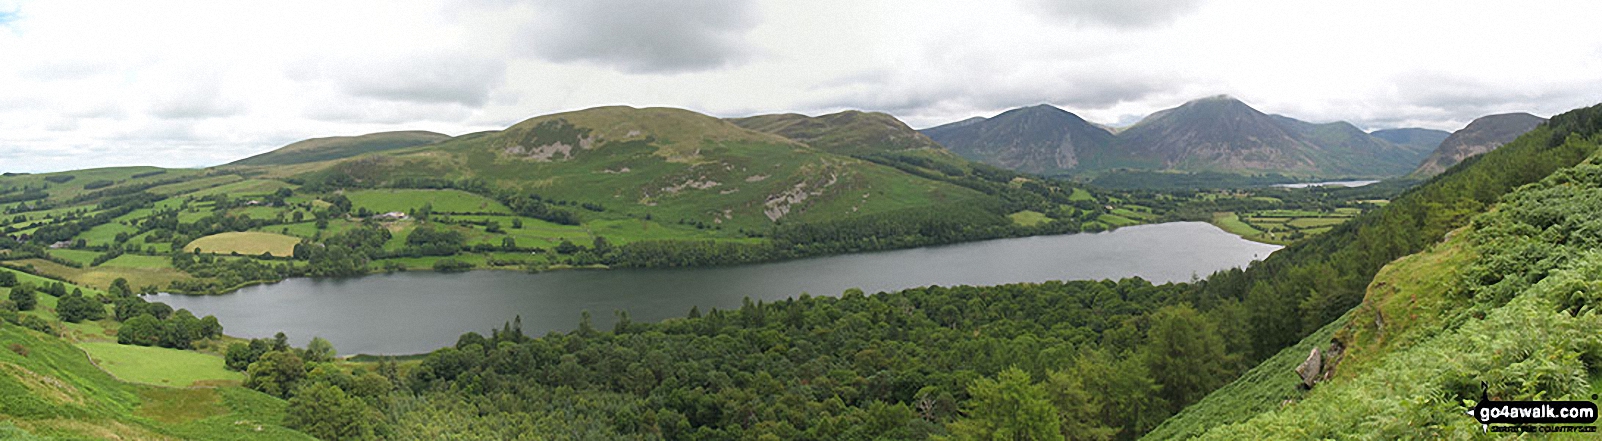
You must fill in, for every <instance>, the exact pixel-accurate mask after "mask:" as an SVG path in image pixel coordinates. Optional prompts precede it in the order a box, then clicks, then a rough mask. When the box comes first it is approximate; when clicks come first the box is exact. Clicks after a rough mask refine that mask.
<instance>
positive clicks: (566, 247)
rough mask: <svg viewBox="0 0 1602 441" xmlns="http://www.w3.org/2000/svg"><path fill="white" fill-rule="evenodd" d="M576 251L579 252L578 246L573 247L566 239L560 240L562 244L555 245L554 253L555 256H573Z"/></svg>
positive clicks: (571, 242)
mask: <svg viewBox="0 0 1602 441" xmlns="http://www.w3.org/2000/svg"><path fill="white" fill-rule="evenodd" d="M578 250H579V247H578V245H574V244H573V241H570V240H567V239H562V243H559V244H556V253H557V254H573V253H574V252H577V251H578Z"/></svg>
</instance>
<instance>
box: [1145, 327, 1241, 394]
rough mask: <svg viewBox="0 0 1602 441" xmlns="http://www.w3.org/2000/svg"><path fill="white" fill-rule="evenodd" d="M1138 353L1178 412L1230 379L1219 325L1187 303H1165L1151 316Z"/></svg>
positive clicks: (1230, 363)
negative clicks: (1148, 328) (1143, 358)
mask: <svg viewBox="0 0 1602 441" xmlns="http://www.w3.org/2000/svg"><path fill="white" fill-rule="evenodd" d="M1151 322H1152V325H1151V330H1149V331H1147V333H1146V342H1145V343H1144V344H1143V345H1142V348H1141V352H1142V355H1143V356H1144V357H1145V361H1146V366H1147V370H1148V371H1150V372H1151V375H1152V379H1153V380H1156V382H1157V384H1158V385H1159V386H1161V388H1162V391H1161V392H1160V394H1161V395H1162V397H1163V398H1164V399H1167V400H1168V403H1169V405H1171V406H1173V407H1172V410H1173V411H1175V412H1178V411H1179V409H1181V408H1184V407H1185V405H1186V404H1190V403H1194V402H1196V400H1200V399H1201V398H1202V397H1203V396H1206V395H1207V393H1208V392H1211V391H1212V390H1213V389H1216V388H1218V387H1219V386H1222V385H1223V384H1224V383H1225V382H1226V381H1227V380H1229V366H1230V365H1232V364H1233V362H1232V361H1231V360H1230V357H1231V356H1230V354H1228V353H1226V352H1225V351H1224V338H1223V337H1222V336H1220V335H1219V334H1218V326H1217V325H1215V324H1213V322H1212V320H1209V319H1207V317H1204V316H1202V315H1201V313H1198V312H1196V310H1195V309H1194V308H1191V307H1190V305H1188V304H1180V305H1177V306H1167V307H1164V308H1162V309H1159V310H1157V312H1156V313H1154V314H1152V317H1151Z"/></svg>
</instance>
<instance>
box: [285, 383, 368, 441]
mask: <svg viewBox="0 0 1602 441" xmlns="http://www.w3.org/2000/svg"><path fill="white" fill-rule="evenodd" d="M382 420H383V415H380V414H378V411H377V410H375V409H372V408H370V407H367V404H366V403H364V402H362V400H361V399H359V398H356V397H353V396H351V395H350V394H347V393H345V391H344V390H342V389H340V388H339V386H335V385H331V384H328V383H325V382H316V383H312V384H311V385H309V386H306V387H305V388H302V389H301V390H300V391H299V392H297V393H296V394H295V397H294V398H290V399H289V405H288V406H287V407H285V408H284V425H286V426H289V427H290V428H293V429H295V430H299V431H301V432H305V433H306V434H307V435H311V436H314V437H317V438H318V439H371V438H375V437H376V435H377V430H378V428H377V424H378V423H379V422H380V421H382Z"/></svg>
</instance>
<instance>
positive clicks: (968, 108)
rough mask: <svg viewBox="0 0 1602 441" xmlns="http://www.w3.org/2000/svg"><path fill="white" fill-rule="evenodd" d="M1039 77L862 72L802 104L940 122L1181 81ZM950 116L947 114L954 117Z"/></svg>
mask: <svg viewBox="0 0 1602 441" xmlns="http://www.w3.org/2000/svg"><path fill="white" fill-rule="evenodd" d="M1034 75H1038V76H1039V78H1028V79H1024V78H1011V79H1009V78H994V79H991V80H986V81H969V80H968V79H966V78H963V77H965V76H961V77H952V78H950V79H948V80H946V81H937V82H936V81H911V80H908V79H905V78H900V77H898V76H896V75H894V74H891V73H889V72H884V73H879V74H863V75H856V76H853V77H850V78H849V79H847V80H843V81H837V82H833V83H828V84H823V85H819V86H817V87H815V88H813V89H812V92H813V95H815V96H817V97H818V98H815V99H813V100H810V101H807V102H805V103H804V104H803V105H804V106H807V107H810V108H812V109H817V110H831V109H864V110H874V111H883V112H888V113H891V114H894V115H897V116H904V117H905V118H906V119H907V120H908V122H909V123H915V124H914V125H918V124H940V123H944V122H950V121H946V120H945V119H950V118H957V119H961V118H967V117H970V116H975V115H973V114H965V113H959V114H956V115H953V114H950V112H972V111H990V110H997V109H1008V108H1015V107H1022V106H1031V105H1035V104H1040V103H1050V104H1053V105H1056V106H1059V107H1063V108H1066V109H1071V110H1079V111H1082V110H1092V109H1103V108H1108V107H1111V106H1114V105H1117V104H1118V103H1122V102H1129V101H1139V100H1141V99H1144V98H1147V97H1150V96H1154V95H1165V94H1174V93H1177V91H1175V90H1173V89H1174V88H1177V87H1180V86H1179V85H1181V84H1183V82H1181V81H1177V80H1176V79H1175V78H1169V77H1165V76H1160V75H1158V74H1156V73H1152V74H1129V75H1106V74H1103V73H1100V72H1093V71H1067V72H1041V73H1037V74H1034ZM954 120H955V119H952V121H954Z"/></svg>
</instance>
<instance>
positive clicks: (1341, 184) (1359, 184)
mask: <svg viewBox="0 0 1602 441" xmlns="http://www.w3.org/2000/svg"><path fill="white" fill-rule="evenodd" d="M1375 182H1379V181H1324V182H1302V183H1298V184H1274V186H1275V187H1285V188H1307V187H1362V186H1364V185H1368V184H1373V183H1375Z"/></svg>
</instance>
